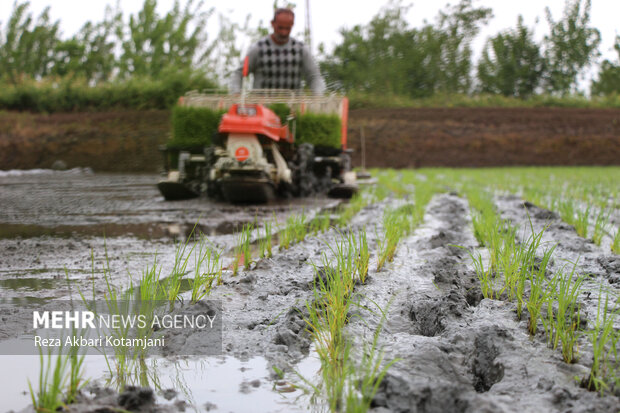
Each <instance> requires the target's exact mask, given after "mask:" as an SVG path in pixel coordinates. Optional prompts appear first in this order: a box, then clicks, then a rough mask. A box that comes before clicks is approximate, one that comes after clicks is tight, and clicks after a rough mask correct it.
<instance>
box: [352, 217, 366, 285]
mask: <svg viewBox="0 0 620 413" xmlns="http://www.w3.org/2000/svg"><path fill="white" fill-rule="evenodd" d="M355 249H356V251H357V254H356V264H357V265H356V266H357V273H358V275H359V277H360V281H361V282H362V284H364V283H366V276H367V275H368V263H369V261H370V252H369V251H368V241H367V239H366V229H365V228H364V229H362V230H360V231H359V232H358V238H357V243H356V248H355Z"/></svg>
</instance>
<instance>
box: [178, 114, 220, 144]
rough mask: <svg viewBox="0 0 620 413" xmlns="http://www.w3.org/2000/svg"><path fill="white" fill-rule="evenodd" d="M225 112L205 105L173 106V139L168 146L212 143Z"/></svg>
mask: <svg viewBox="0 0 620 413" xmlns="http://www.w3.org/2000/svg"><path fill="white" fill-rule="evenodd" d="M223 113H225V111H217V110H212V109H209V108H204V107H189V106H175V107H174V108H172V139H170V141H168V147H171V148H172V147H184V146H205V145H210V144H211V137H212V136H213V134H214V133H216V132H217V127H218V125H219V123H220V119H221V118H222V114H223Z"/></svg>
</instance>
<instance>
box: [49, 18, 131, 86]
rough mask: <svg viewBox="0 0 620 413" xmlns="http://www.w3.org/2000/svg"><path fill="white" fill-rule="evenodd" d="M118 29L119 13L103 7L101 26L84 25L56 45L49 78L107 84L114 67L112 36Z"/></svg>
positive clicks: (119, 23) (88, 23) (113, 41)
mask: <svg viewBox="0 0 620 413" xmlns="http://www.w3.org/2000/svg"><path fill="white" fill-rule="evenodd" d="M120 26H122V14H121V12H120V11H119V10H118V9H116V10H112V9H111V8H110V7H107V8H106V14H105V17H104V20H103V21H102V22H100V23H94V24H93V23H91V22H86V23H85V24H84V25H83V26H82V28H81V29H80V31H79V32H78V33H77V34H76V35H74V36H73V37H71V38H70V39H68V40H63V41H60V42H59V43H58V45H57V46H56V48H55V50H54V52H55V63H54V67H53V69H52V74H55V75H57V76H60V77H64V76H77V77H81V78H83V79H86V80H87V81H88V82H90V83H99V82H104V81H107V80H109V79H110V78H111V76H112V74H113V72H114V68H115V67H116V57H115V55H114V51H115V48H116V46H117V44H118V42H117V40H116V38H115V37H114V33H115V31H116V30H117V28H118V27H120Z"/></svg>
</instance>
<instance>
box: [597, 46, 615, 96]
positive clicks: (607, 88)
mask: <svg viewBox="0 0 620 413" xmlns="http://www.w3.org/2000/svg"><path fill="white" fill-rule="evenodd" d="M614 49H616V52H617V53H618V62H617V63H613V62H611V61H609V60H607V59H605V61H604V62H603V63H602V64H601V69H600V71H599V73H598V80H597V81H594V82H592V94H593V95H614V94H615V95H616V96H617V95H618V94H620V36H616V43H615V44H614Z"/></svg>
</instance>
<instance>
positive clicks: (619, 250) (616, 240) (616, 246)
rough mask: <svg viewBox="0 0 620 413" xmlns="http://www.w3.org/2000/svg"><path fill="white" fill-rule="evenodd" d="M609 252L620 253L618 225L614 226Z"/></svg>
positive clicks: (619, 228) (619, 230) (619, 229)
mask: <svg viewBox="0 0 620 413" xmlns="http://www.w3.org/2000/svg"><path fill="white" fill-rule="evenodd" d="M611 252H613V253H614V254H620V227H618V228H616V234H615V235H614V239H613V240H612V242H611Z"/></svg>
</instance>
